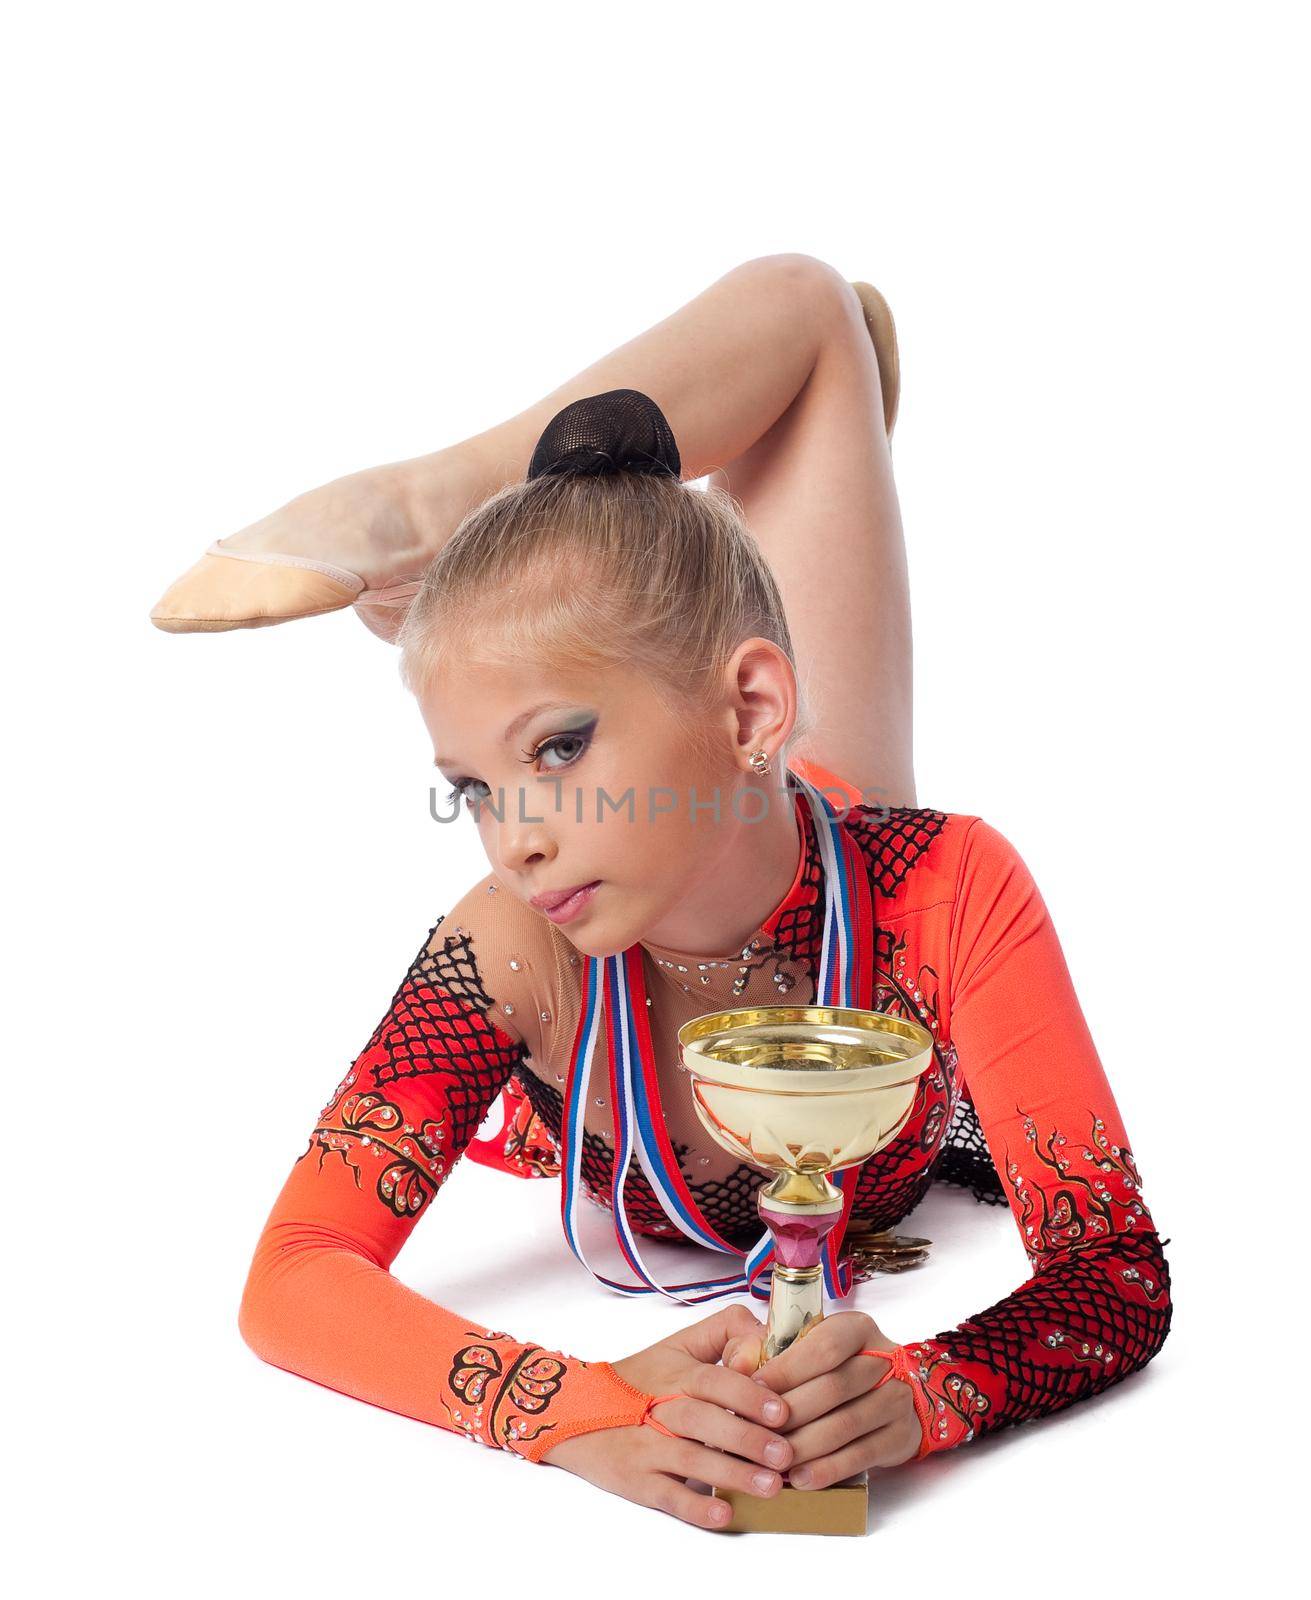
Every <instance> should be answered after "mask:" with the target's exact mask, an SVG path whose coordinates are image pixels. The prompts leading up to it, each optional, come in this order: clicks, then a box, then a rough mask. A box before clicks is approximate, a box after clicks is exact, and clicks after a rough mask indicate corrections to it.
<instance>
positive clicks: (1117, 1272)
mask: <svg viewBox="0 0 1311 1600" xmlns="http://www.w3.org/2000/svg"><path fill="white" fill-rule="evenodd" d="M950 964H951V973H950V1005H951V1013H950V1014H951V1044H952V1048H953V1049H954V1050H955V1051H956V1052H957V1057H958V1065H959V1067H960V1069H961V1072H962V1074H963V1079H964V1084H965V1088H966V1090H967V1091H968V1093H969V1094H970V1096H971V1098H972V1100H973V1102H974V1106H975V1110H976V1111H977V1113H978V1118H979V1123H980V1126H981V1128H982V1130H983V1134H984V1137H985V1138H986V1140H987V1144H988V1149H989V1151H990V1153H991V1155H992V1159H993V1162H994V1164H995V1165H996V1168H997V1171H998V1173H999V1174H1000V1176H1001V1179H1002V1183H1003V1187H1004V1189H1005V1191H1006V1196H1007V1199H1008V1201H1009V1203H1010V1207H1011V1211H1012V1215H1013V1216H1014V1218H1015V1222H1016V1225H1017V1227H1018V1228H1019V1231H1020V1236H1021V1238H1022V1240H1023V1243H1024V1248H1025V1250H1026V1252H1027V1255H1028V1261H1029V1265H1030V1268H1031V1269H1032V1271H1031V1276H1030V1277H1029V1278H1028V1279H1027V1280H1026V1281H1025V1282H1023V1283H1021V1284H1020V1285H1019V1286H1018V1287H1017V1288H1016V1289H1015V1290H1014V1291H1013V1292H1012V1293H1011V1294H1009V1295H1007V1296H1006V1298H1005V1299H1002V1300H999V1301H998V1302H997V1303H996V1304H995V1305H993V1306H990V1307H989V1308H988V1309H987V1310H985V1311H981V1312H979V1313H977V1314H976V1315H974V1316H972V1317H970V1318H968V1319H967V1320H966V1321H964V1322H961V1323H960V1324H959V1325H958V1326H957V1327H955V1328H952V1329H949V1330H947V1331H945V1332H942V1333H939V1334H936V1335H935V1336H934V1337H933V1338H929V1339H923V1340H920V1341H919V1342H918V1343H916V1344H910V1345H906V1346H904V1348H905V1350H906V1353H907V1357H908V1369H909V1381H910V1382H911V1383H912V1386H917V1389H918V1392H917V1394H916V1404H917V1409H918V1411H919V1414H920V1418H921V1424H922V1428H923V1442H922V1444H921V1448H920V1452H919V1453H920V1455H921V1456H922V1455H925V1454H927V1453H929V1452H930V1451H933V1450H943V1449H949V1448H951V1447H952V1446H954V1445H958V1444H961V1443H964V1442H966V1441H967V1440H970V1439H974V1438H977V1437H979V1436H981V1435H983V1434H986V1433H990V1432H992V1431H993V1430H994V1429H996V1428H999V1427H1003V1426H1007V1425H1010V1424H1015V1423H1020V1422H1024V1421H1026V1420H1028V1419H1029V1418H1032V1417H1037V1416H1041V1415H1043V1414H1045V1413H1048V1412H1053V1411H1059V1410H1061V1409H1062V1408H1064V1407H1066V1406H1069V1405H1072V1404H1074V1403H1075V1402H1076V1401H1079V1400H1083V1399H1086V1398H1087V1397H1088V1396H1089V1395H1093V1394H1096V1393H1097V1392H1098V1391H1100V1390H1102V1389H1105V1388H1107V1387H1108V1386H1109V1385H1111V1384H1113V1383H1118V1382H1119V1381H1120V1380H1121V1379H1123V1378H1125V1377H1127V1376H1128V1375H1129V1374H1130V1373H1132V1372H1135V1371H1137V1370H1138V1369H1139V1368H1141V1367H1143V1366H1145V1365H1146V1363H1147V1362H1148V1361H1150V1360H1151V1359H1152V1357H1153V1356H1154V1355H1155V1354H1156V1353H1157V1352H1158V1351H1159V1350H1160V1348H1161V1346H1162V1344H1163V1343H1164V1340H1165V1337H1166V1334H1167V1332H1168V1330H1169V1326H1170V1315H1171V1303H1170V1275H1169V1267H1168V1264H1167V1262H1166V1259H1165V1255H1164V1253H1163V1250H1162V1241H1161V1239H1160V1238H1159V1237H1158V1235H1157V1232H1156V1228H1155V1226H1154V1224H1153V1221H1152V1217H1151V1214H1150V1212H1149V1211H1148V1208H1147V1204H1146V1202H1145V1200H1144V1198H1143V1192H1142V1187H1141V1183H1140V1178H1139V1172H1138V1167H1137V1164H1136V1162H1135V1160H1134V1156H1133V1153H1132V1151H1131V1150H1130V1147H1129V1143H1128V1139H1127V1137H1126V1134H1125V1129H1124V1124H1123V1122H1122V1121H1121V1118H1120V1114H1119V1111H1118V1109H1117V1106H1116V1102H1115V1100H1114V1098H1113V1096H1112V1093H1111V1088H1110V1085H1109V1083H1108V1082H1107V1079H1106V1074H1105V1072H1104V1070H1103V1068H1102V1064H1101V1061H1100V1058H1099V1057H1098V1054H1097V1050H1096V1048H1095V1046H1094V1044H1093V1041H1092V1037H1091V1035H1090V1033H1089V1030H1088V1026H1087V1024H1086V1022H1085V1020H1084V1016H1083V1012H1082V1010H1081V1009H1080V1006H1079V1002H1078V999H1077V998H1076V996H1075V992H1074V987H1073V984H1072V983H1071V980H1070V974H1069V971H1068V969H1067V967H1066V963H1065V958H1064V955H1063V953H1062V950H1061V946H1060V943H1059V941H1058V939H1057V936H1056V931H1055V929H1054V927H1053V926H1052V921H1051V917H1050V915H1049V914H1048V911H1047V907H1046V906H1045V904H1044V903H1043V900H1042V897H1041V895H1040V894H1039V892H1038V888H1037V886H1036V884H1035V883H1034V881H1033V878H1032V877H1031V875H1030V873H1029V871H1028V869H1027V867H1026V866H1025V864H1024V862H1023V861H1022V860H1021V859H1020V856H1019V855H1018V853H1017V852H1016V850H1015V849H1014V847H1013V846H1012V845H1011V844H1010V843H1009V842H1008V841H1007V840H1006V839H1005V838H1004V837H1003V836H1002V835H1001V834H1000V833H999V832H998V831H997V830H996V829H995V828H992V827H990V826H989V825H988V823H986V822H985V821H983V820H982V819H981V818H976V819H975V820H974V821H973V822H972V823H971V824H970V827H969V831H968V834H967V836H966V839H965V843H964V846H963V848H962V857H961V864H960V873H959V879H958V884H957V893H956V901H955V905H954V908H953V912H952V926H951V934H950Z"/></svg>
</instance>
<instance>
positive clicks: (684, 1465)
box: [655, 1435, 783, 1500]
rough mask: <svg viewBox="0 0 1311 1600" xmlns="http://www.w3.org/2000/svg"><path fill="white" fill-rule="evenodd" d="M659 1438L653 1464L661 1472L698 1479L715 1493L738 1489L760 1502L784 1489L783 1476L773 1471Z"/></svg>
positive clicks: (686, 1442)
mask: <svg viewBox="0 0 1311 1600" xmlns="http://www.w3.org/2000/svg"><path fill="white" fill-rule="evenodd" d="M659 1437H660V1449H659V1450H658V1451H657V1452H656V1456H655V1463H656V1465H657V1466H658V1467H659V1468H660V1469H661V1470H662V1471H664V1472H675V1473H677V1474H678V1476H679V1477H680V1478H699V1479H700V1480H701V1482H702V1483H709V1484H711V1485H713V1486H714V1487H715V1488H716V1489H737V1490H740V1491H741V1492H742V1493H744V1494H752V1495H755V1496H757V1497H758V1498H759V1499H762V1500H768V1499H770V1498H771V1497H772V1496H774V1495H776V1494H777V1493H778V1492H779V1490H780V1489H781V1488H782V1487H783V1475H782V1473H780V1472H775V1471H774V1469H773V1468H772V1467H762V1466H759V1465H758V1464H757V1463H756V1462H754V1461H743V1460H742V1458H741V1457H740V1456H735V1455H730V1454H729V1452H728V1451H726V1450H712V1449H711V1448H710V1446H709V1445H705V1444H698V1443H697V1441H696V1440H695V1439H666V1438H665V1437H664V1436H663V1435H661V1436H659Z"/></svg>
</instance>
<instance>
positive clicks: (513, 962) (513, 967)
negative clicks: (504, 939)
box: [510, 956, 519, 972]
mask: <svg viewBox="0 0 1311 1600" xmlns="http://www.w3.org/2000/svg"><path fill="white" fill-rule="evenodd" d="M518 970H519V958H518V956H511V957H510V971H511V972H518Z"/></svg>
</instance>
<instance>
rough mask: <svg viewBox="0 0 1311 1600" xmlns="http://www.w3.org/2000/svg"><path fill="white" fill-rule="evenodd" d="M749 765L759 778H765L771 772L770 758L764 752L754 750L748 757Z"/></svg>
mask: <svg viewBox="0 0 1311 1600" xmlns="http://www.w3.org/2000/svg"><path fill="white" fill-rule="evenodd" d="M747 764H748V765H749V766H750V767H751V768H752V770H753V771H754V772H755V773H756V774H757V775H758V776H759V777H762V778H763V777H764V776H765V775H766V773H767V772H768V771H769V757H768V756H767V755H766V754H765V752H764V751H763V750H754V751H752V753H751V755H750V756H748V757H747Z"/></svg>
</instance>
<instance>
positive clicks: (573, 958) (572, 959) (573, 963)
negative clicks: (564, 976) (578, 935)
mask: <svg viewBox="0 0 1311 1600" xmlns="http://www.w3.org/2000/svg"><path fill="white" fill-rule="evenodd" d="M569 965H570V966H571V967H576V966H577V965H578V957H577V956H570V957H569Z"/></svg>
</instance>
